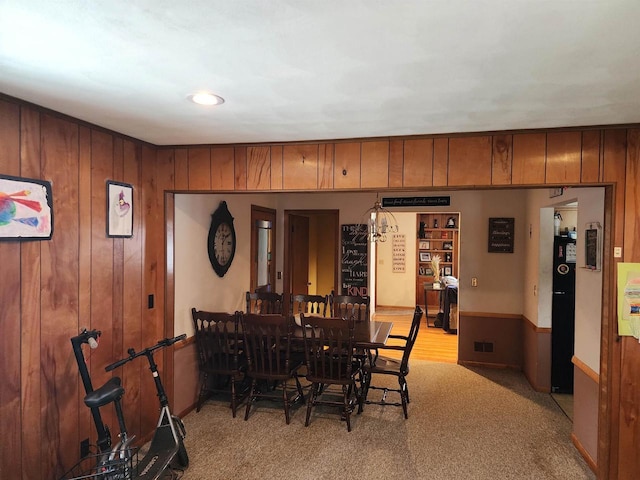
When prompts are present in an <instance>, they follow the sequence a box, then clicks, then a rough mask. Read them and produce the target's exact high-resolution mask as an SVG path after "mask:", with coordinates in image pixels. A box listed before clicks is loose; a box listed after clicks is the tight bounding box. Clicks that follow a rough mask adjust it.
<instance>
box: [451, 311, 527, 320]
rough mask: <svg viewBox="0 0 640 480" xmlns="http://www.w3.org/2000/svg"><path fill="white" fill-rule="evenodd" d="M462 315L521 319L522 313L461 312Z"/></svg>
mask: <svg viewBox="0 0 640 480" xmlns="http://www.w3.org/2000/svg"><path fill="white" fill-rule="evenodd" d="M460 316H461V317H480V318H511V319H513V320H520V319H521V318H522V315H520V314H519V313H491V312H460Z"/></svg>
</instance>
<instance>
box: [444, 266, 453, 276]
mask: <svg viewBox="0 0 640 480" xmlns="http://www.w3.org/2000/svg"><path fill="white" fill-rule="evenodd" d="M444 276H445V277H446V276H451V267H444Z"/></svg>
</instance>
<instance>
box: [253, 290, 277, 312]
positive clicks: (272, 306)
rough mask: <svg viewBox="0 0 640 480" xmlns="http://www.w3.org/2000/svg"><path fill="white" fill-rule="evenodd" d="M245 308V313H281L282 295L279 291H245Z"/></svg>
mask: <svg viewBox="0 0 640 480" xmlns="http://www.w3.org/2000/svg"><path fill="white" fill-rule="evenodd" d="M246 299H247V309H246V311H245V313H257V314H271V313H278V314H281V313H283V312H282V309H283V307H284V305H283V297H282V294H280V293H274V292H254V293H251V292H247V294H246Z"/></svg>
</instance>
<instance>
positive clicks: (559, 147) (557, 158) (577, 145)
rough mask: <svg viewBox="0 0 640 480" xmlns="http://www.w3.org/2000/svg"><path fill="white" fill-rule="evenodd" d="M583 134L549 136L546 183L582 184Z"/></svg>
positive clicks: (549, 134)
mask: <svg viewBox="0 0 640 480" xmlns="http://www.w3.org/2000/svg"><path fill="white" fill-rule="evenodd" d="M581 159H582V132H579V131H576V132H556V133H554V132H550V133H548V134H547V173H546V183H550V184H555V183H559V184H570V183H580V177H581Z"/></svg>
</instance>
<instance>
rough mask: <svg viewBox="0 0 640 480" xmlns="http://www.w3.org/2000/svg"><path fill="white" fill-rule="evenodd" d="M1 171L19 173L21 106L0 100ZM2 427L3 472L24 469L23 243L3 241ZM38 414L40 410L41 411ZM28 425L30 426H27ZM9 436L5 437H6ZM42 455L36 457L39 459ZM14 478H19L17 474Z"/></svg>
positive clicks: (0, 296) (0, 461) (0, 246)
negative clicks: (21, 264)
mask: <svg viewBox="0 0 640 480" xmlns="http://www.w3.org/2000/svg"><path fill="white" fill-rule="evenodd" d="M0 145H2V148H0V172H1V173H4V174H6V175H15V176H19V175H20V108H19V107H18V106H17V105H15V104H12V103H8V102H4V101H2V100H1V99H0ZM0 265H2V276H3V281H2V282H0V305H2V307H0V325H2V334H0V352H2V353H0V369H1V370H0V371H2V381H0V429H1V431H2V432H3V439H2V448H0V472H8V473H9V472H19V471H20V470H21V460H22V456H21V449H22V439H21V435H20V432H21V431H22V429H23V423H22V418H21V415H20V414H18V413H19V412H21V404H20V400H21V398H20V397H21V384H22V380H21V371H20V370H21V369H20V350H21V349H20V344H21V343H20V337H21V322H20V317H21V315H20V282H19V281H13V282H11V281H7V280H8V279H12V278H13V279H20V244H19V243H18V242H0ZM38 414H39V412H38ZM24 426H25V427H27V426H28V425H24ZM5 435H6V436H5ZM36 451H37V450H36ZM38 459H39V457H35V460H36V461H37V460H38ZM7 478H9V477H8V476H7ZM15 478H19V477H18V476H16V477H15Z"/></svg>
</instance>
